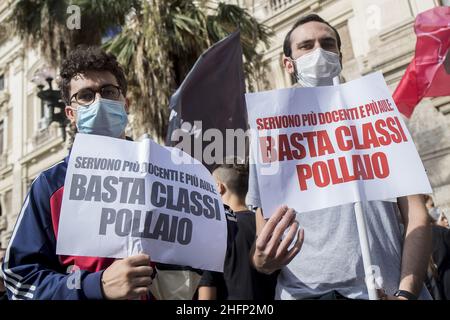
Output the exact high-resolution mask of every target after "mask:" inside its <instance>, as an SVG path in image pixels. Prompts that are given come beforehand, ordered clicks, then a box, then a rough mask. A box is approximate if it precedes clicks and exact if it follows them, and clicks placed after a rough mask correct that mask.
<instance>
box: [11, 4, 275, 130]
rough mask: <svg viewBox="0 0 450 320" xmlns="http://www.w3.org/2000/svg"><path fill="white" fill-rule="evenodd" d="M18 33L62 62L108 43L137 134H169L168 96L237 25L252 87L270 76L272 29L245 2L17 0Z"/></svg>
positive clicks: (50, 58) (16, 21)
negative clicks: (266, 50)
mask: <svg viewBox="0 0 450 320" xmlns="http://www.w3.org/2000/svg"><path fill="white" fill-rule="evenodd" d="M69 2H70V4H74V5H78V6H79V7H80V8H81V29H79V30H69V29H68V28H67V27H66V20H67V18H68V15H69V14H68V13H67V6H68V5H69ZM12 17H13V22H14V25H15V27H16V29H17V30H18V31H19V34H21V35H22V38H23V39H24V41H26V43H27V44H29V45H30V46H35V47H36V46H38V47H39V48H40V49H41V52H42V53H43V54H44V57H45V58H47V59H48V60H49V61H54V62H56V63H59V62H60V61H61V59H63V58H64V57H65V56H66V55H67V52H68V51H69V50H70V49H71V48H73V47H75V46H76V45H78V44H91V45H100V44H101V42H102V35H104V34H105V33H106V32H107V31H108V30H110V29H111V28H112V27H120V29H121V30H120V32H119V33H118V34H116V35H115V36H114V37H113V38H112V39H110V40H109V41H107V42H106V43H104V44H103V45H104V47H105V48H106V50H108V51H110V52H112V53H114V54H116V56H117V57H118V60H119V62H120V63H121V64H122V65H123V66H124V67H125V71H126V73H127V78H128V80H129V98H130V100H131V106H132V111H131V113H132V119H133V121H132V130H133V134H134V135H135V136H139V135H141V134H142V133H150V134H151V135H152V136H153V137H155V138H163V137H165V134H166V129H167V120H168V102H169V98H170V95H171V94H172V93H173V92H174V91H175V90H176V88H177V87H178V86H179V85H180V84H181V82H182V81H183V79H184V77H185V76H186V74H187V73H188V72H189V70H190V68H191V67H192V66H193V64H194V63H195V61H196V60H197V58H198V57H199V55H200V54H201V53H202V52H203V51H204V50H205V49H206V48H208V47H209V46H210V45H212V44H213V43H214V42H217V41H219V40H220V39H222V38H224V37H225V36H227V35H228V34H229V33H231V32H233V31H235V30H236V29H237V28H239V29H240V30H241V42H242V47H243V54H244V72H245V74H246V77H247V86H248V88H249V90H252V89H253V85H254V84H255V83H260V82H261V80H264V79H265V77H264V75H265V72H264V70H265V65H264V63H263V60H262V54H261V53H259V51H258V50H257V48H258V47H259V46H261V45H262V46H266V47H267V46H268V43H269V37H270V36H271V32H270V31H269V29H268V28H267V27H266V26H264V25H263V24H261V23H259V22H258V21H256V19H255V18H253V17H252V16H251V15H250V14H249V13H248V12H247V11H246V10H244V9H243V8H240V7H239V6H236V5H232V4H226V3H222V2H214V1H188V0H115V1H110V0H72V1H68V0H40V1H39V0H34V1H33V0H19V1H18V2H17V4H16V7H15V9H14V13H13V15H12Z"/></svg>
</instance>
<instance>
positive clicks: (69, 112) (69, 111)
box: [64, 106, 76, 123]
mask: <svg viewBox="0 0 450 320" xmlns="http://www.w3.org/2000/svg"><path fill="white" fill-rule="evenodd" d="M64 111H65V113H66V117H67V119H69V120H70V122H71V123H75V121H76V117H75V111H74V110H73V109H72V107H70V106H66V108H65V109H64Z"/></svg>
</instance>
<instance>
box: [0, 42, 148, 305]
mask: <svg viewBox="0 0 450 320" xmlns="http://www.w3.org/2000/svg"><path fill="white" fill-rule="evenodd" d="M60 76H61V84H60V89H61V94H62V98H63V100H64V102H65V104H66V109H65V111H66V115H67V117H68V118H69V120H70V121H71V122H72V123H73V124H76V127H77V130H78V132H81V133H86V134H97V135H105V136H110V137H114V138H122V139H124V138H125V127H126V125H127V123H128V117H127V112H128V107H129V103H128V100H127V99H126V98H125V96H126V93H127V81H126V79H125V75H124V72H123V70H122V68H121V67H120V65H119V64H118V62H117V60H116V58H115V57H114V56H113V55H111V54H108V53H106V52H104V51H102V50H101V49H99V48H95V47H79V48H77V49H75V50H74V51H72V52H71V54H70V55H69V56H68V57H67V59H66V60H65V61H64V62H63V64H62V67H61V72H60ZM68 159H69V157H66V158H65V159H64V160H63V161H61V162H59V163H57V164H55V165H54V166H53V167H51V168H49V169H48V170H46V171H44V172H42V173H41V174H40V175H39V176H38V177H37V179H36V180H35V181H34V182H33V184H32V186H31V189H30V191H29V193H28V195H27V197H26V199H25V201H24V204H23V207H22V210H21V212H20V215H19V217H18V220H17V223H16V226H15V229H14V232H13V235H12V237H11V240H10V243H9V246H8V249H7V251H6V254H5V258H4V263H3V265H2V277H3V278H4V282H5V286H6V289H7V292H8V296H9V298H10V299H58V300H62V299H135V298H140V297H143V296H145V295H147V293H148V290H149V286H150V285H151V283H152V277H151V276H152V274H153V269H152V267H151V266H150V257H149V256H148V255H143V254H142V255H136V256H132V257H128V258H126V259H122V260H114V259H110V258H100V257H79V256H61V255H57V254H56V239H57V236H58V222H59V217H60V211H61V203H62V198H63V192H64V180H65V176H66V169H67V163H68ZM73 241H77V239H73ZM69 270H72V271H73V270H74V271H75V272H74V273H68V271H69Z"/></svg>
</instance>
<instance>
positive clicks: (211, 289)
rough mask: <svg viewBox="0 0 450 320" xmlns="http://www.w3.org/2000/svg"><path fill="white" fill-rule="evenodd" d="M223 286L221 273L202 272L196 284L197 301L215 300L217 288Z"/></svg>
mask: <svg viewBox="0 0 450 320" xmlns="http://www.w3.org/2000/svg"><path fill="white" fill-rule="evenodd" d="M221 284H222V285H224V279H223V273H221V272H214V271H207V270H205V271H203V274H202V278H201V279H200V283H199V284H198V300H217V299H218V297H217V288H218V287H220V286H221Z"/></svg>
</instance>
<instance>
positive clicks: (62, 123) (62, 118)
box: [31, 67, 69, 141]
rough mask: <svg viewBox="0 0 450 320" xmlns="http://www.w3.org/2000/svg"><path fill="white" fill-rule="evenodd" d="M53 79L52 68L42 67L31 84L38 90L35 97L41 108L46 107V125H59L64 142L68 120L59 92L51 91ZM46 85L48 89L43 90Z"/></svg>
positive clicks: (53, 72)
mask: <svg viewBox="0 0 450 320" xmlns="http://www.w3.org/2000/svg"><path fill="white" fill-rule="evenodd" d="M54 78H55V71H54V70H53V69H52V68H49V67H44V68H42V69H40V70H38V71H37V72H36V73H35V74H34V77H33V79H32V80H31V82H33V83H34V84H36V85H37V87H38V88H39V92H38V94H37V96H38V97H39V99H41V107H42V106H47V108H48V111H49V112H48V116H47V119H48V124H49V125H50V123H52V122H57V123H59V127H60V128H61V133H62V138H63V140H64V141H66V126H67V124H68V123H69V120H68V119H67V118H66V115H65V113H64V108H65V103H64V102H63V101H62V99H61V92H60V91H59V90H54V89H53V86H52V81H53V79H54ZM46 84H47V85H48V89H46V90H44V87H45V85H46Z"/></svg>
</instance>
